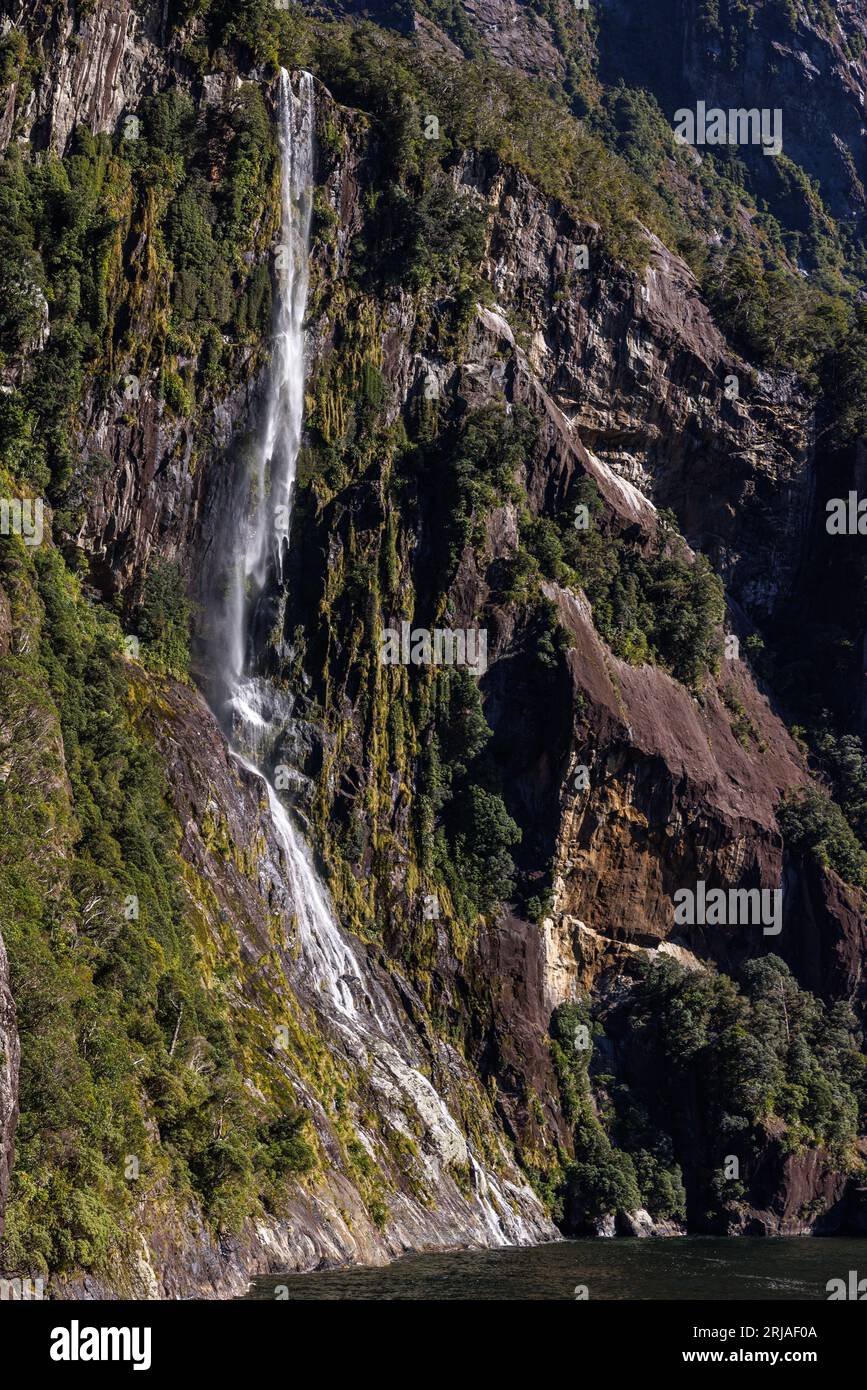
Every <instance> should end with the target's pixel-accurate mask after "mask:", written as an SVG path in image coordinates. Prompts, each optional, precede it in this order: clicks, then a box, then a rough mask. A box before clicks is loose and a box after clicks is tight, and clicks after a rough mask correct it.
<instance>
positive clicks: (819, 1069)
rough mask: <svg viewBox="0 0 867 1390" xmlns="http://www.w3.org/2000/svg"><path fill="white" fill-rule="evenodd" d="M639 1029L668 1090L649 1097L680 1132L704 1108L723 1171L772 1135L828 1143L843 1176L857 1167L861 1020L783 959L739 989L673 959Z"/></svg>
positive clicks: (647, 993)
mask: <svg viewBox="0 0 867 1390" xmlns="http://www.w3.org/2000/svg"><path fill="white" fill-rule="evenodd" d="M630 1027H631V1030H632V1031H633V1036H634V1039H635V1046H636V1048H638V1049H640V1050H641V1052H642V1054H643V1056H644V1058H646V1057H647V1055H648V1054H651V1055H652V1056H653V1058H654V1062H655V1068H654V1075H655V1077H656V1078H657V1081H658V1082H659V1094H658V1096H657V1097H656V1098H654V1097H653V1096H652V1095H645V1094H641V1096H640V1099H641V1100H642V1101H643V1102H644V1103H645V1104H646V1105H647V1107H648V1109H649V1110H650V1113H651V1114H652V1115H654V1117H655V1118H656V1119H657V1122H658V1123H663V1120H664V1123H665V1127H666V1128H667V1129H668V1130H669V1132H670V1133H672V1134H673V1135H675V1136H676V1135H677V1133H678V1129H679V1128H680V1133H681V1134H683V1135H685V1133H686V1128H685V1125H686V1123H687V1121H686V1115H685V1110H686V1108H687V1107H688V1106H690V1105H694V1106H697V1107H698V1114H699V1121H700V1124H701V1128H702V1131H703V1133H704V1135H705V1140H706V1146H707V1147H706V1152H707V1158H708V1161H709V1163H710V1166H711V1167H712V1168H713V1169H715V1170H719V1169H720V1168H721V1167H722V1164H723V1159H724V1156H725V1155H726V1154H728V1153H734V1154H739V1155H740V1156H741V1161H742V1163H743V1162H744V1161H745V1160H746V1161H749V1159H750V1157H751V1156H752V1155H754V1154H755V1153H756V1152H757V1151H758V1149H759V1148H760V1147H761V1145H762V1144H763V1143H764V1142H765V1139H764V1136H765V1135H766V1134H767V1133H768V1132H769V1131H770V1130H773V1132H775V1133H777V1132H780V1133H782V1141H781V1142H782V1144H783V1147H784V1149H785V1150H787V1151H792V1152H794V1151H797V1150H798V1149H800V1148H802V1147H804V1146H806V1145H819V1146H821V1147H823V1148H825V1149H826V1150H827V1151H828V1153H829V1154H830V1156H831V1158H832V1160H833V1162H834V1163H835V1164H836V1165H837V1166H838V1167H840V1168H843V1169H848V1168H849V1167H851V1166H852V1165H854V1164H855V1163H856V1161H857V1156H856V1153H855V1139H856V1136H857V1135H858V1134H859V1133H860V1132H861V1130H862V1127H863V1122H864V1108H865V1103H867V1090H865V1081H867V1059H865V1057H864V1055H863V1053H862V1052H861V1051H860V1048H859V1046H858V1044H857V1041H856V1039H857V1032H856V1024H855V1020H854V1018H853V1016H852V1014H851V1013H850V1011H849V1010H848V1008H847V1007H846V1006H844V1005H842V1004H837V1005H834V1006H833V1007H832V1008H831V1009H827V1008H826V1007H825V1006H824V1005H823V1004H822V1003H821V1002H820V1001H819V1000H818V999H816V998H815V997H814V996H813V995H811V994H808V993H807V992H806V991H804V990H802V989H800V988H799V987H798V985H797V982H796V981H795V979H794V978H793V976H792V974H791V972H790V971H789V969H788V967H787V966H786V965H785V964H784V963H783V961H781V960H780V959H779V958H778V957H777V956H773V955H768V956H764V957H762V958H761V959H759V960H754V961H750V962H748V963H747V964H746V965H745V966H744V967H743V968H742V970H741V972H740V975H739V982H738V983H735V981H734V980H732V979H730V978H729V977H728V976H726V975H715V974H705V973H698V972H694V971H686V970H684V969H683V968H682V967H680V966H678V965H675V964H674V963H672V962H670V961H663V962H660V963H659V964H658V965H654V966H652V967H648V968H647V970H646V972H645V974H644V978H643V979H642V980H641V981H640V982H639V984H638V985H637V987H636V991H635V1005H634V1009H633V1011H632V1013H631V1016H630ZM775 1122H781V1124H782V1129H781V1130H780V1129H778V1124H777V1123H775Z"/></svg>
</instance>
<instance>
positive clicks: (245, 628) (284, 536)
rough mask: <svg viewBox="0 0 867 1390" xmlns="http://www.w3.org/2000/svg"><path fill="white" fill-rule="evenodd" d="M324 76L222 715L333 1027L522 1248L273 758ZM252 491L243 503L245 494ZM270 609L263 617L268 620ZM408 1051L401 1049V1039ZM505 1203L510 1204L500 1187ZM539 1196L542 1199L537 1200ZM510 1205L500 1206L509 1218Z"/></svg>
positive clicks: (304, 140)
mask: <svg viewBox="0 0 867 1390" xmlns="http://www.w3.org/2000/svg"><path fill="white" fill-rule="evenodd" d="M313 97H314V93H313V79H312V77H311V76H310V74H309V73H301V74H300V75H299V79H298V91H297V94H296V92H295V91H293V86H292V82H291V80H290V77H289V74H288V73H287V72H286V71H285V69H283V70H281V72H280V87H279V103H280V109H279V121H280V129H279V139H280V154H281V231H280V242H279V245H278V251H277V265H276V271H277V305H276V312H275V331H274V337H273V351H272V362H271V373H270V379H269V384H268V392H267V399H266V404H265V416H264V427H263V430H262V435H261V443H260V447H259V449H258V451H257V454H256V457H255V460H254V462H253V466H252V467H251V468H250V470H249V474H248V476H247V478H246V479H245V480H244V486H243V488H242V489H241V492H240V495H239V499H238V505H239V508H240V509H241V511H242V515H243V517H244V520H243V522H242V524H241V526H240V529H239V530H235V531H234V532H233V533H232V534H234V535H235V536H237V541H236V543H235V545H234V548H233V549H234V553H233V554H231V555H230V556H229V557H227V558H228V559H229V561H230V563H231V567H232V568H231V572H230V578H229V584H228V595H227V597H226V598H225V599H224V603H223V605H222V608H221V612H220V615H219V616H220V621H219V622H218V623H217V624H216V628H217V629H218V630H219V631H220V633H221V644H219V645H218V646H215V650H217V654H218V663H217V664H218V666H219V670H218V671H217V672H216V675H217V677H218V681H217V689H218V691H219V698H218V699H217V701H216V703H217V705H218V711H217V712H218V714H219V715H220V716H221V718H222V721H223V723H224V726H225V727H226V729H227V733H228V736H229V739H230V745H231V749H232V753H233V756H234V757H235V759H236V760H237V762H238V763H239V764H240V765H241V766H243V767H244V768H246V769H247V771H248V772H250V773H253V774H254V775H256V776H258V777H260V778H261V779H262V781H263V783H264V785H265V789H266V791H267V797H268V803H269V809H270V814H271V819H272V822H273V826H274V830H275V833H276V837H277V840H278V842H279V844H280V847H281V849H282V855H283V865H282V867H281V874H282V878H283V882H284V883H285V887H286V888H287V890H288V893H289V897H290V899H291V902H292V905H293V914H292V915H293V923H294V927H295V930H296V932H297V939H298V944H299V947H300V951H299V957H298V960H297V968H298V971H299V974H300V976H301V978H303V979H305V980H306V981H307V983H308V986H309V987H310V990H311V994H312V996H313V998H314V1000H315V1002H316V1007H317V1008H318V1009H320V1010H322V1011H324V1012H327V1014H328V1016H329V1019H330V1027H331V1031H332V1033H333V1034H335V1035H336V1036H338V1037H339V1038H340V1039H341V1041H342V1045H343V1047H344V1048H345V1050H346V1052H347V1054H348V1055H350V1056H352V1057H354V1058H355V1059H356V1060H357V1061H359V1062H360V1063H362V1064H363V1065H364V1067H365V1069H366V1070H367V1071H368V1074H369V1076H370V1079H371V1083H372V1084H373V1085H374V1087H375V1088H376V1089H377V1090H378V1091H379V1093H380V1095H381V1096H382V1097H383V1104H384V1105H387V1106H389V1107H391V1109H392V1112H393V1114H394V1116H395V1123H397V1124H398V1127H399V1126H400V1124H401V1120H400V1116H401V1114H402V1112H403V1110H404V1109H405V1108H406V1107H407V1106H409V1107H411V1108H412V1110H413V1111H414V1113H415V1114H416V1115H417V1116H420V1117H421V1119H422V1121H423V1124H424V1126H425V1129H426V1135H427V1142H428V1144H429V1148H430V1150H431V1152H436V1153H437V1154H438V1155H439V1157H440V1161H441V1162H442V1163H448V1162H452V1161H454V1162H465V1163H468V1164H469V1166H470V1168H471V1170H472V1172H473V1175H474V1185H475V1194H474V1207H475V1217H474V1221H475V1226H476V1229H477V1230H480V1231H483V1232H484V1234H485V1236H486V1239H487V1242H488V1243H494V1244H508V1243H511V1242H515V1241H526V1240H532V1239H536V1238H538V1235H539V1228H538V1227H536V1228H533V1227H532V1226H531V1225H527V1224H525V1222H524V1220H523V1218H522V1216H521V1214H520V1212H519V1210H517V1209H516V1208H517V1207H518V1205H519V1203H518V1201H516V1197H521V1198H523V1197H524V1195H525V1193H526V1196H527V1197H529V1196H530V1194H529V1193H528V1192H527V1190H526V1189H522V1190H521V1191H519V1189H517V1188H515V1187H514V1186H513V1185H511V1184H506V1187H507V1188H508V1189H509V1192H510V1194H511V1195H508V1194H507V1193H506V1192H504V1191H503V1189H502V1188H501V1186H500V1184H499V1182H498V1180H497V1179H496V1178H495V1177H494V1176H493V1175H492V1174H491V1173H490V1172H488V1171H487V1170H486V1169H485V1168H484V1167H483V1166H482V1165H481V1164H480V1163H479V1162H478V1161H477V1159H476V1157H475V1155H474V1154H473V1152H472V1149H471V1148H470V1147H469V1146H468V1145H467V1144H466V1141H465V1139H464V1137H463V1135H462V1134H461V1132H460V1131H459V1129H458V1127H457V1125H456V1124H455V1122H454V1119H453V1118H452V1116H451V1114H450V1112H449V1110H448V1108H447V1106H446V1105H445V1103H444V1101H443V1100H442V1098H441V1097H440V1096H439V1095H438V1093H437V1092H436V1090H435V1089H434V1087H433V1086H432V1085H431V1083H430V1081H429V1080H428V1079H427V1078H426V1077H425V1076H423V1075H422V1073H421V1072H420V1071H418V1070H417V1069H416V1068H415V1067H413V1066H412V1065H411V1064H409V1063H408V1062H407V1061H406V1060H405V1048H404V1046H402V1045H401V1044H402V1043H405V1044H406V1050H407V1051H408V1050H411V1049H410V1046H409V1043H408V1035H407V1033H406V1027H407V1024H406V1021H405V1020H404V1021H403V1022H401V1020H400V1019H399V1018H398V1017H397V1016H396V1013H395V1010H394V1008H393V1006H392V1003H391V1001H390V999H389V996H388V993H387V991H386V990H385V989H384V988H383V987H382V985H381V984H380V983H379V982H377V981H375V980H374V979H373V978H372V977H371V976H370V975H369V973H368V974H365V973H363V972H362V970H361V968H360V966H359V963H358V960H357V959H356V955H355V952H354V950H353V948H352V946H351V944H350V941H349V940H348V938H347V937H346V936H345V935H344V934H343V933H342V932H341V930H340V928H339V927H338V925H337V923H336V921H335V918H334V913H333V910H332V908H331V906H330V904H329V901H328V896H327V892H326V889H325V888H324V886H323V885H322V883H321V882H320V880H319V878H318V875H317V873H316V870H315V868H314V866H313V862H312V859H311V856H310V853H309V851H308V849H307V846H306V845H305V844H304V841H303V839H302V838H301V836H300V834H299V833H298V831H297V830H296V828H295V826H294V825H293V823H292V820H291V818H290V816H289V814H288V812H287V811H286V809H285V807H284V806H283V804H282V802H281V800H280V798H279V795H278V793H277V790H276V789H275V787H274V786H273V784H272V783H271V781H270V780H269V778H268V775H267V759H268V756H269V754H270V752H271V750H272V749H273V747H274V745H275V743H276V741H277V739H278V738H279V735H280V734H281V732H282V731H283V728H284V727H285V723H286V720H287V719H288V718H289V717H291V712H292V701H291V697H287V696H286V695H285V694H284V693H283V692H282V691H281V690H278V689H277V688H276V687H275V686H274V685H273V684H272V683H271V682H270V681H269V680H268V679H267V677H265V676H262V675H260V674H257V673H256V672H255V657H256V653H255V651H253V650H252V648H253V646H254V645H255V638H256V634H257V633H258V632H261V631H262V627H263V624H262V622H261V614H260V613H259V610H260V607H261V605H263V604H267V602H268V601H269V596H271V597H273V594H274V593H275V592H277V593H280V592H283V593H284V594H285V568H286V557H287V554H288V547H289V533H290V520H291V507H292V497H293V488H294V482H295V473H296V464H297V459H298V451H299V448H300V444H301V432H302V425H303V409H304V314H305V309H306V304H307V288H308V250H309V236H310V214H311V206H312V200H313V118H314V107H313ZM241 499H243V500H241ZM257 616H258V617H259V619H260V620H259V621H258V622H257ZM395 1041H396V1042H397V1043H398V1047H395V1046H394V1042H395ZM492 1196H493V1197H494V1198H495V1199H496V1207H495V1206H494V1205H493V1204H492V1201H491V1197H492ZM532 1200H533V1199H531V1201H532ZM498 1211H499V1213H500V1214H499V1215H498Z"/></svg>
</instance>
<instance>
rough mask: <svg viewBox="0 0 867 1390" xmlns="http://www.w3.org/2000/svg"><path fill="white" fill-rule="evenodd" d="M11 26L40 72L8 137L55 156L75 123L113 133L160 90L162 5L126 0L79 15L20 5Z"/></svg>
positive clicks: (9, 107) (4, 141) (6, 129)
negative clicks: (27, 41) (144, 98)
mask: <svg viewBox="0 0 867 1390" xmlns="http://www.w3.org/2000/svg"><path fill="white" fill-rule="evenodd" d="M10 8H11V20H12V22H13V23H14V24H15V26H16V27H17V28H18V29H19V30H20V31H21V32H22V33H23V34H24V35H25V36H26V37H27V38H29V39H30V40H31V41H32V43H33V45H34V48H35V49H36V51H37V53H38V55H39V58H40V59H41V63H42V67H41V71H40V72H39V76H38V80H37V81H36V83H35V85H34V87H33V90H32V91H31V92H30V94H29V96H28V98H27V101H26V103H25V104H24V106H23V109H21V110H20V111H19V116H18V126H17V129H16V130H15V132H14V133H15V134H18V135H20V136H21V137H23V138H25V139H29V140H31V141H32V142H33V144H34V146H35V147H36V148H43V149H51V150H53V151H55V153H58V154H62V153H63V152H64V150H65V149H66V147H67V144H68V142H69V138H70V135H71V134H72V131H73V129H74V128H75V126H76V125H78V124H83V125H86V126H87V127H88V128H89V129H90V130H92V131H93V133H94V134H97V133H99V132H102V131H106V132H109V133H113V132H114V131H115V130H116V129H117V128H118V125H119V124H120V122H121V117H122V116H124V115H125V114H127V113H128V114H132V113H134V111H135V108H136V106H137V105H138V102H139V99H140V97H141V95H142V94H143V93H144V92H146V91H152V90H153V89H154V86H159V85H162V83H163V82H164V81H165V78H166V75H167V73H168V72H169V71H170V70H171V57H170V55H169V54H167V53H166V51H165V48H164V47H163V44H162V43H161V38H162V37H163V35H162V33H161V30H162V25H161V13H162V12H161V7H160V6H158V5H150V4H149V5H145V6H141V5H133V4H131V3H130V2H129V0H97V3H96V4H95V5H93V6H92V7H91V8H89V9H88V12H87V13H86V14H84V15H82V16H81V18H80V21H79V19H78V17H77V16H76V15H75V13H74V11H73V9H72V8H71V7H67V6H65V5H59V6H49V5H46V4H44V3H43V0H22V3H20V4H19V5H13V6H11V7H10ZM16 88H17V83H16V82H13V83H12V84H11V86H10V88H9V91H8V93H7V94H6V108H5V112H4V114H3V116H2V117H0V149H2V150H5V149H6V147H7V145H8V144H9V141H10V140H11V139H12V136H13V113H14V110H15V102H16V96H17V91H16Z"/></svg>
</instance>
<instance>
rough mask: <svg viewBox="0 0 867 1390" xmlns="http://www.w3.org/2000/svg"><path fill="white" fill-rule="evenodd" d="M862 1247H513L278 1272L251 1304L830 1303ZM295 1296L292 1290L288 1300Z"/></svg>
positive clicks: (260, 1285)
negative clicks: (831, 1284) (580, 1292)
mask: <svg viewBox="0 0 867 1390" xmlns="http://www.w3.org/2000/svg"><path fill="white" fill-rule="evenodd" d="M864 1252H865V1246H864V1242H863V1241H859V1240H838V1239H816V1238H814V1239H809V1238H808V1239H804V1240H800V1239H795V1240H744V1239H736V1240H715V1239H709V1238H706V1237H698V1236H697V1237H686V1238H684V1239H673V1240H621V1239H618V1240H570V1241H561V1242H557V1243H555V1244H551V1245H534V1246H530V1247H526V1246H524V1247H522V1248H520V1249H509V1250H471V1251H454V1252H450V1253H446V1254H436V1255H406V1256H404V1257H403V1259H400V1260H395V1261H394V1263H393V1264H390V1265H386V1266H384V1267H383V1268H376V1269H371V1268H366V1267H364V1268H355V1269H341V1270H327V1271H321V1272H317V1273H313V1274H278V1275H273V1276H269V1277H267V1278H260V1279H257V1280H256V1281H255V1283H254V1285H253V1287H252V1289H251V1290H250V1292H249V1293H248V1294H247V1298H250V1299H259V1300H261V1299H274V1298H278V1299H279V1298H283V1299H285V1298H286V1297H287V1294H288V1298H289V1300H290V1301H295V1300H299V1299H300V1300H306V1301H310V1300H315V1301H320V1300H326V1301H327V1300H338V1299H340V1300H343V1299H349V1300H355V1299H357V1300H362V1301H363V1300H367V1301H381V1300H388V1301H391V1300H410V1301H421V1300H430V1299H435V1300H449V1301H451V1300H463V1299H472V1300H473V1301H477V1300H480V1299H481V1300H500V1299H520V1300H527V1299H528V1300H532V1301H534V1302H535V1301H542V1302H548V1301H551V1300H553V1301H562V1300H568V1301H570V1302H571V1301H575V1299H576V1287H578V1286H581V1285H586V1287H587V1293H588V1300H589V1302H591V1303H592V1302H593V1301H594V1300H596V1301H599V1300H602V1301H608V1302H610V1301H612V1300H622V1301H624V1302H628V1301H630V1300H660V1299H661V1300H677V1301H679V1302H683V1301H693V1300H699V1301H705V1300H707V1301H714V1302H715V1301H722V1302H752V1301H756V1302H785V1301H788V1300H792V1301H795V1302H797V1301H806V1302H810V1301H817V1300H819V1301H825V1300H827V1297H828V1293H827V1289H826V1285H827V1283H828V1280H829V1279H839V1278H841V1279H846V1278H847V1276H848V1272H849V1270H858V1269H859V1268H862V1269H863V1270H864V1273H865V1274H867V1265H865V1259H864ZM283 1289H285V1290H286V1291H287V1293H283V1292H282V1290H283Z"/></svg>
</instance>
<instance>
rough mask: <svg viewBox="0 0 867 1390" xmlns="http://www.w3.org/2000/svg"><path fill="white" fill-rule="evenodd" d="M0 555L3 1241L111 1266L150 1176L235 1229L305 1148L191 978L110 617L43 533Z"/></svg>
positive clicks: (130, 677) (235, 1021)
mask: <svg viewBox="0 0 867 1390" xmlns="http://www.w3.org/2000/svg"><path fill="white" fill-rule="evenodd" d="M0 564H2V569H0V582H2V587H3V590H4V591H5V593H6V594H7V596H10V597H11V600H12V604H13V632H14V634H15V640H16V644H17V645H16V649H15V650H16V654H15V655H10V656H8V657H7V658H4V664H3V672H2V677H0V687H2V688H0V749H2V759H3V768H4V777H3V780H2V786H0V809H2V824H3V831H2V836H0V839H2V844H0V916H2V920H3V934H4V939H5V942H6V946H7V948H8V953H9V958H10V966H11V972H12V989H13V995H14V998H15V1001H16V1007H17V1013H18V1027H19V1032H20V1037H21V1053H22V1063H21V1078H20V1093H19V1104H20V1119H19V1123H18V1130H17V1135H16V1162H15V1170H14V1179H13V1187H12V1194H11V1200H10V1203H9V1208H8V1212H7V1228H6V1238H5V1244H4V1251H3V1258H4V1262H5V1264H6V1266H7V1267H8V1268H11V1269H26V1270H32V1271H39V1270H46V1269H48V1268H50V1269H52V1270H54V1271H59V1270H64V1269H74V1268H104V1267H105V1265H106V1261H107V1260H108V1259H109V1257H111V1256H114V1255H115V1254H116V1252H117V1250H118V1249H120V1248H123V1246H124V1242H125V1239H126V1232H127V1230H128V1228H129V1224H130V1218H131V1214H132V1211H133V1209H134V1207H135V1204H136V1202H137V1201H138V1199H139V1197H140V1195H141V1193H142V1191H143V1190H144V1191H147V1192H150V1193H154V1192H155V1191H157V1190H158V1189H159V1187H160V1186H161V1185H162V1184H164V1183H168V1184H169V1185H170V1186H171V1188H173V1189H174V1190H175V1191H176V1193H177V1194H178V1195H179V1196H180V1197H181V1198H183V1196H184V1194H188V1195H189V1197H190V1198H193V1197H196V1198H198V1200H199V1201H200V1203H201V1205H202V1208H203V1210H204V1211H205V1213H206V1215H207V1217H208V1219H209V1220H210V1221H211V1222H212V1223H213V1225H214V1227H215V1229H232V1228H236V1227H237V1226H238V1225H239V1224H240V1222H241V1221H242V1220H243V1219H244V1217H245V1216H246V1215H248V1214H249V1213H251V1212H253V1211H257V1210H262V1207H263V1204H266V1205H267V1204H272V1203H275V1202H277V1203H279V1201H280V1193H281V1183H285V1179H286V1178H287V1177H288V1176H289V1175H291V1174H298V1173H302V1172H305V1171H307V1170H308V1169H309V1168H310V1166H311V1165H312V1163H313V1162H314V1157H315V1155H314V1151H313V1149H312V1148H311V1146H310V1144H309V1142H308V1140H307V1139H306V1138H305V1137H304V1121H303V1119H302V1117H301V1115H300V1113H299V1112H298V1111H297V1110H296V1107H295V1104H294V1096H293V1094H292V1092H291V1090H289V1089H288V1088H286V1087H285V1085H284V1087H283V1090H282V1092H281V1090H280V1082H279V1076H277V1075H275V1077H274V1079H273V1080H272V1082H271V1083H270V1085H271V1087H272V1088H274V1089H273V1095H274V1101H276V1102H277V1103H276V1104H274V1103H273V1102H272V1103H270V1104H269V1105H267V1106H266V1105H262V1104H257V1103H256V1102H255V1101H254V1099H253V1097H252V1095H251V1092H250V1090H249V1089H248V1087H247V1085H246V1084H245V1079H244V1077H243V1076H242V1074H241V1072H240V1071H239V1070H238V1067H239V1062H240V1059H241V1057H242V1056H243V1053H244V1048H245V1046H246V1043H247V1040H246V1039H245V1037H244V1036H243V1024H242V1023H241V1022H239V1017H238V1014H237V1010H234V1009H232V1008H230V1007H229V1005H228V1000H227V997H226V995H225V993H224V986H223V985H219V986H216V987H215V986H214V985H213V984H212V986H211V987H210V988H209V987H206V984H205V977H204V973H203V967H202V962H201V958H200V956H199V948H198V946H197V941H196V933H195V931H194V930H193V926H192V923H191V921H190V916H189V907H188V903H187V897H186V894H185V892H184V888H183V882H182V871H181V862H180V859H179V856H178V853H177V846H178V840H179V829H178V827H177V825H176V823H175V821H174V820H173V817H172V815H171V812H170V810H169V807H168V804H167V799H166V788H165V780H164V772H163V769H162V767H161V764H160V761H159V758H158V756H157V754H156V752H155V750H154V748H153V746H152V742H151V738H150V736H149V735H148V733H147V730H146V727H145V725H144V723H143V720H142V714H141V711H142V710H144V709H146V708H147V702H148V699H149V696H148V686H147V681H146V678H144V677H143V676H142V675H141V674H140V673H139V674H136V673H135V669H134V667H131V666H130V665H128V664H127V662H126V661H125V660H124V659H123V656H122V646H121V634H120V631H119V629H118V627H117V624H116V621H115V620H114V619H113V618H112V617H111V616H110V615H109V614H108V612H107V610H106V609H105V608H104V607H103V606H100V605H92V604H90V603H88V602H87V601H86V600H85V599H84V597H83V596H82V593H81V590H80V586H79V584H78V582H77V581H76V580H75V579H73V578H72V577H70V576H69V574H68V573H67V572H66V571H65V568H64V565H63V562H62V560H61V559H60V557H59V555H58V553H57V552H56V551H54V550H52V549H50V548H47V547H43V548H42V549H40V550H39V551H37V552H35V554H34V555H33V556H30V555H27V554H26V553H25V547H24V546H23V544H22V543H21V542H20V541H17V540H12V541H8V542H6V543H4V547H3V551H2V557H0ZM61 741H62V757H61ZM37 844H38V845H39V847H40V852H39V854H38V855H37V854H34V852H33V847H34V845H37ZM157 1141H158V1142H157Z"/></svg>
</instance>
